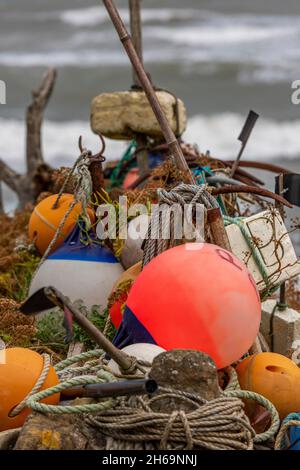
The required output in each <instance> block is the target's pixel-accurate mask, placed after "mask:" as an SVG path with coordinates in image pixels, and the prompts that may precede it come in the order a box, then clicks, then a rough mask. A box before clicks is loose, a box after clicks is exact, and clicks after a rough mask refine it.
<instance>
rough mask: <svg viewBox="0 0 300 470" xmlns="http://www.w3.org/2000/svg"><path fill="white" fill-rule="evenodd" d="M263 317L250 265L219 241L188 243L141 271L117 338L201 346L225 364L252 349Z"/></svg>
mask: <svg viewBox="0 0 300 470" xmlns="http://www.w3.org/2000/svg"><path fill="white" fill-rule="evenodd" d="M260 318H261V306H260V299H259V295H258V292H257V289H256V285H255V282H254V280H253V278H252V276H251V274H250V272H249V271H248V269H247V268H246V266H245V265H244V264H243V263H242V262H241V261H240V260H238V259H237V258H236V257H235V256H234V255H232V254H231V253H229V252H228V251H226V250H223V249H222V248H220V247H219V246H215V245H211V244H208V243H188V244H185V245H181V246H177V247H175V248H172V249H170V250H167V251H165V252H164V253H162V254H161V255H159V256H157V257H156V258H154V259H153V260H152V261H151V262H150V263H149V264H147V265H146V266H145V268H144V269H143V271H142V272H141V273H140V274H139V275H138V277H137V278H136V280H135V282H134V284H133V286H132V288H131V290H130V293H129V295H128V299H127V304H126V308H125V310H124V315H123V320H122V323H121V325H120V328H119V330H118V332H117V335H116V337H115V339H114V344H115V345H116V346H121V347H124V346H126V345H127V344H132V343H154V344H157V345H158V346H161V347H162V348H164V349H166V350H169V349H174V348H183V349H196V350H199V351H203V352H205V353H207V354H209V355H210V356H211V357H212V359H213V360H214V361H215V363H216V364H217V366H218V367H219V368H221V367H225V366H228V365H229V364H231V363H232V362H234V361H236V360H238V359H239V358H241V357H242V355H243V354H245V353H246V352H247V350H248V349H249V348H250V346H251V345H252V344H253V342H254V340H255V337H256V335H257V333H258V329H259V324H260Z"/></svg>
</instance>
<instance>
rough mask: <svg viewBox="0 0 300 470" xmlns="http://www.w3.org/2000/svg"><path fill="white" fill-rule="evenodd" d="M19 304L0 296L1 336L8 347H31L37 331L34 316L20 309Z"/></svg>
mask: <svg viewBox="0 0 300 470" xmlns="http://www.w3.org/2000/svg"><path fill="white" fill-rule="evenodd" d="M19 306H20V305H19V304H18V303H17V302H15V301H14V300H11V299H6V298H0V338H1V339H2V340H3V341H4V342H5V344H6V346H7V347H12V346H20V347H29V346H30V345H31V342H32V341H33V339H34V336H35V334H36V332H37V329H36V327H35V326H34V318H33V317H27V316H26V315H23V313H21V312H20V311H19Z"/></svg>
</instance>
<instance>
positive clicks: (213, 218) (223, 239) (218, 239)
mask: <svg viewBox="0 0 300 470" xmlns="http://www.w3.org/2000/svg"><path fill="white" fill-rule="evenodd" d="M207 222H208V225H209V227H210V231H211V236H212V238H213V242H214V243H215V244H216V245H218V246H220V247H221V248H224V250H227V251H230V252H231V251H232V250H231V246H230V242H229V238H228V235H227V232H226V229H225V225H224V221H223V217H222V214H221V210H220V209H219V208H214V209H208V210H207Z"/></svg>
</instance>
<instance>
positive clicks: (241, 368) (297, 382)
mask: <svg viewBox="0 0 300 470" xmlns="http://www.w3.org/2000/svg"><path fill="white" fill-rule="evenodd" d="M236 371H237V373H238V378H239V383H240V386H241V388H242V389H244V390H250V391H252V392H256V393H259V394H260V395H263V396H264V397H265V398H267V399H268V400H270V401H271V402H272V403H273V405H274V406H275V408H276V409H277V411H278V413H279V416H280V418H281V419H283V418H285V417H286V416H287V415H288V414H289V413H292V412H299V411H300V394H299V390H300V370H299V368H298V366H297V365H296V364H295V363H294V362H293V361H291V360H290V359H288V358H287V357H285V356H282V355H281V354H277V353H268V352H264V353H259V354H254V355H252V356H249V357H247V358H246V359H244V360H243V361H242V362H241V363H240V364H239V365H238V366H237V368H236ZM253 407H254V404H253V403H252V402H248V401H247V409H248V410H247V411H248V414H251V413H252V411H253Z"/></svg>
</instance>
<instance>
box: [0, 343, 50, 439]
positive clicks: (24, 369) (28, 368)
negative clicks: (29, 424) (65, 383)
mask: <svg viewBox="0 0 300 470" xmlns="http://www.w3.org/2000/svg"><path fill="white" fill-rule="evenodd" d="M2 357H3V358H4V359H5V360H4V361H3V362H4V363H2V362H1V363H0V431H4V430H6V429H12V428H18V427H20V426H22V425H23V423H24V421H25V419H26V417H27V416H28V414H29V413H30V411H31V410H30V409H29V408H25V409H24V410H23V411H21V413H20V414H18V415H17V416H15V417H10V416H9V414H10V412H11V411H12V410H13V409H14V408H15V407H16V406H17V405H18V404H19V403H20V402H21V401H22V400H23V399H24V398H25V397H26V396H27V395H28V393H29V392H30V391H31V390H32V389H33V387H34V385H35V383H36V382H37V380H38V378H39V376H40V374H41V372H42V370H43V365H44V359H43V357H42V356H41V355H40V354H38V353H36V352H35V351H31V350H30V349H26V348H9V349H6V350H5V355H4V353H3V354H2ZM58 383H59V380H58V377H57V375H56V372H55V370H54V368H53V367H52V366H51V367H50V370H49V372H48V376H47V377H46V379H45V381H44V384H43V386H42V387H41V390H44V389H46V388H49V387H52V386H54V385H57V384H58ZM58 402H59V393H57V394H55V395H51V396H50V397H48V398H45V399H44V400H42V403H47V404H49V405H57V403H58Z"/></svg>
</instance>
